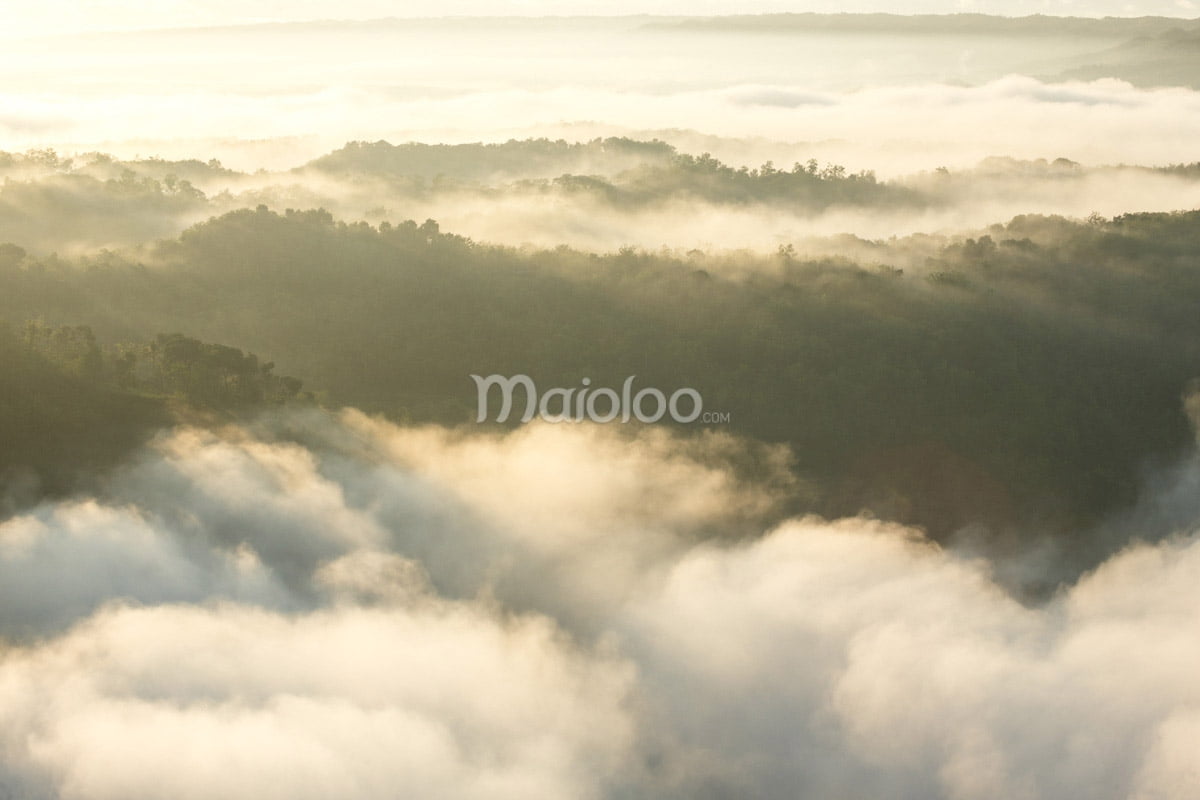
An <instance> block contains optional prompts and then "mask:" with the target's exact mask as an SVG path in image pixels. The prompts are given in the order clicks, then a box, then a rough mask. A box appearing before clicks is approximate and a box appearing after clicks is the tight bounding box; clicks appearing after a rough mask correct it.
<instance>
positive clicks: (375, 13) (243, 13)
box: [0, 0, 1200, 36]
mask: <svg viewBox="0 0 1200 800" xmlns="http://www.w3.org/2000/svg"><path fill="white" fill-rule="evenodd" d="M808 11H811V12H829V13H836V12H891V13H898V14H927V13H936V14H949V13H958V12H979V13H989V14H1002V15H1006V16H1020V15H1024V14H1054V15H1061V16H1142V15H1161V16H1177V17H1196V16H1200V5H1198V3H1197V2H1196V0H1138V2H1129V0H906V1H905V2H888V0H808V2H795V0H791V1H789V0H649V1H648V0H553V2H552V1H551V0H506V1H505V2H497V1H496V0H406V2H399V3H398V2H389V1H388V0H344V2H336V3H335V2H329V0H260V2H239V0H155V1H154V2H129V1H128V0H124V1H122V0H99V2H89V3H79V2H76V1H75V0H46V2H42V3H37V4H33V3H6V4H4V5H3V6H2V7H0V31H2V32H3V33H0V36H27V35H41V34H52V33H78V32H86V31H101V30H126V29H143V28H164V27H176V26H195V25H234V24H244V23H253V22H264V21H298V20H312V19H372V18H378V17H420V16H446V15H487V16H507V15H528V16H542V15H575V14H598V15H616V14H666V15H710V14H711V15H716V14H758V13H773V12H808Z"/></svg>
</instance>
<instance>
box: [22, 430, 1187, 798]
mask: <svg viewBox="0 0 1200 800" xmlns="http://www.w3.org/2000/svg"><path fill="white" fill-rule="evenodd" d="M746 447H749V445H747V444H745V443H740V442H738V441H736V440H734V439H732V438H728V437H720V436H718V437H711V436H710V437H702V438H699V439H685V438H680V437H678V436H676V435H672V434H669V433H666V432H664V431H660V430H643V431H641V432H633V433H631V432H628V431H620V430H618V429H617V428H616V427H604V426H587V425H558V426H555V425H538V424H535V425H532V426H529V427H526V428H522V429H519V430H517V431H514V432H509V433H473V432H468V431H448V430H443V429H438V428H430V427H424V428H402V427H396V426H392V425H390V424H387V423H384V422H381V421H379V420H376V419H372V418H369V417H366V416H363V415H361V414H359V413H357V412H347V413H345V414H342V415H341V416H340V417H330V416H327V415H324V414H322V413H317V412H307V413H303V414H294V415H289V416H286V417H282V418H264V419H263V420H261V421H260V422H258V423H255V424H254V425H251V426H248V427H245V428H240V429H229V430H227V431H225V432H223V433H221V434H219V435H218V434H213V433H203V432H199V431H195V430H190V429H182V430H180V431H177V432H174V433H172V434H170V435H167V436H164V437H163V438H162V439H160V440H159V441H158V442H157V443H156V444H155V445H154V446H153V447H152V448H151V450H149V451H148V452H147V453H146V454H145V455H144V457H143V458H142V459H141V460H140V461H139V462H138V463H136V464H135V465H133V466H131V467H129V468H128V469H126V470H125V471H124V472H123V473H122V474H120V475H117V476H115V477H114V478H113V479H112V480H111V481H110V485H111V488H110V489H109V490H108V491H107V492H106V493H105V495H104V496H103V497H102V498H96V499H91V500H74V501H68V502H62V503H57V504H53V505H48V506H45V507H43V508H41V509H39V510H37V511H35V512H33V513H29V514H26V515H24V516H20V517H16V518H13V519H10V520H9V521H7V522H5V523H3V525H2V526H0V578H2V579H3V580H0V587H3V590H0V591H3V592H4V596H3V597H2V598H0V599H2V600H3V601H4V602H3V605H2V606H0V607H3V608H4V609H5V612H4V614H5V616H4V625H5V629H4V631H3V634H4V635H6V636H8V637H9V642H8V643H7V644H3V645H0V784H2V785H5V786H6V787H8V788H9V791H10V792H14V793H15V796H18V797H22V798H26V797H28V798H40V797H62V798H72V800H109V799H110V798H111V799H112V800H115V799H116V798H123V799H126V798H133V799H134V800H136V798H142V797H145V798H150V797H160V796H162V795H163V794H169V795H171V796H173V797H182V798H189V797H195V798H202V797H212V796H225V797H231V798H239V797H256V798H263V797H265V798H272V797H280V798H283V797H287V798H304V797H310V796H311V797H328V796H354V797H364V798H371V797H383V796H388V797H393V796H396V795H397V794H399V795H405V796H453V797H468V798H470V797H480V798H483V797H486V798H505V797H514V798H515V797H529V796H538V797H543V796H546V797H549V796H553V797H563V798H609V797H612V798H615V797H628V796H653V797H663V798H685V797H686V798H710V797H711V798H715V797H728V796H738V797H762V798H775V797H792V796H796V795H797V794H802V795H804V796H805V797H813V798H818V799H820V798H830V799H832V798H838V797H845V796H847V795H856V794H857V795H867V796H882V795H886V796H889V797H897V798H914V800H915V798H931V797H932V798H947V799H948V800H983V799H985V798H997V799H999V798H1005V800H1007V799H1008V798H1013V797H1021V798H1031V799H1033V800H1038V799H1040V798H1046V799H1047V800H1049V799H1050V798H1055V799H1056V800H1057V799H1058V798H1073V797H1080V798H1082V797H1087V798H1113V800H1116V799H1117V798H1169V799H1170V800H1183V799H1184V798H1188V797H1191V796H1193V795H1194V794H1195V793H1196V790H1197V776H1196V773H1195V770H1194V766H1193V764H1192V761H1193V759H1192V758H1191V753H1192V751H1193V749H1194V741H1195V736H1196V735H1197V726H1198V724H1200V717H1198V716H1197V714H1198V712H1197V709H1200V680H1197V678H1196V677H1195V670H1194V665H1195V664H1196V663H1197V660H1198V659H1200V640H1197V639H1196V637H1195V633H1194V632H1195V630H1197V626H1198V625H1200V602H1198V601H1197V598H1196V593H1195V592H1194V591H1193V589H1192V587H1194V586H1195V584H1196V582H1197V581H1200V538H1198V537H1197V535H1196V534H1195V533H1193V532H1192V531H1194V530H1195V528H1194V526H1195V523H1196V516H1195V515H1190V516H1189V515H1188V514H1185V513H1184V512H1182V511H1177V512H1176V514H1175V516H1173V517H1171V518H1170V519H1171V523H1172V525H1173V526H1174V527H1175V530H1176V531H1177V532H1176V534H1175V535H1174V536H1171V537H1169V538H1167V539H1166V540H1164V541H1163V542H1162V543H1160V544H1157V545H1147V544H1142V545H1134V546H1131V547H1129V548H1128V549H1126V550H1125V551H1122V552H1120V553H1119V554H1117V555H1116V556H1113V557H1112V558H1110V559H1109V560H1108V561H1107V562H1105V563H1104V564H1103V565H1102V566H1101V567H1099V568H1098V569H1097V570H1096V571H1094V572H1093V573H1091V574H1089V575H1087V576H1085V577H1084V578H1082V579H1081V580H1080V581H1079V582H1078V583H1077V584H1075V585H1074V586H1071V587H1068V588H1066V589H1064V590H1063V591H1062V592H1061V593H1060V594H1059V595H1058V596H1056V597H1055V598H1053V599H1052V600H1050V601H1049V602H1047V603H1045V604H1043V605H1040V606H1036V607H1030V606H1026V605H1022V604H1021V603H1019V602H1017V601H1016V600H1014V599H1013V598H1012V597H1011V596H1010V595H1009V594H1007V593H1006V592H1005V591H1004V590H1002V589H1001V588H1000V587H998V586H997V585H996V583H995V582H994V581H993V579H992V577H991V573H992V569H993V565H991V564H989V563H988V562H986V561H983V560H979V559H973V558H970V557H968V556H967V555H965V554H959V553H956V552H954V551H952V550H943V549H941V548H939V547H938V546H936V545H934V544H932V543H930V542H928V541H926V540H925V539H923V538H922V536H921V535H920V534H919V533H918V532H915V531H912V530H908V529H905V528H902V527H899V526H895V525H890V524H884V523H880V522H874V521H871V520H866V519H846V520H840V521H826V520H822V519H817V518H805V519H796V520H788V521H784V522H782V523H777V522H776V519H777V517H776V516H775V515H776V513H777V505H778V502H779V501H780V499H781V497H783V496H785V495H786V492H787V491H791V490H793V489H794V488H795V487H791V488H789V487H790V484H788V483H787V481H786V480H783V479H782V478H779V477H777V478H776V479H773V480H767V481H766V482H765V483H760V482H758V481H755V482H747V481H746V480H745V479H743V478H739V477H738V476H737V473H736V471H735V470H734V469H733V466H732V465H733V464H736V463H738V459H739V458H745V456H746V453H745V450H744V448H746ZM755 458H756V460H757V462H758V463H763V464H769V463H772V461H771V460H772V458H774V459H775V460H776V463H777V467H778V470H780V471H786V454H785V453H784V452H782V451H779V452H777V453H776V454H775V455H774V456H772V455H770V453H769V452H759V453H757V455H756V456H755ZM1191 469H1193V468H1192V467H1189V466H1185V467H1184V468H1182V473H1181V474H1185V475H1186V474H1191V472H1190V470H1191ZM766 474H767V475H768V476H769V475H770V474H771V470H770V469H768V470H766ZM1180 480H1181V481H1183V480H1184V479H1182V478H1181V479H1180ZM1180 485H1182V483H1181V484H1180ZM1171 492H1172V490H1171V489H1169V488H1168V489H1166V490H1165V491H1164V495H1166V496H1170V495H1171ZM1164 502H1167V501H1164ZM1169 504H1170V505H1171V508H1175V509H1178V508H1179V506H1178V504H1174V503H1169ZM1162 519H1165V517H1162ZM748 531H753V533H752V534H751V533H748ZM14 580H15V581H16V583H13V582H12V581H14ZM22 581H24V582H23V583H22ZM22 596H25V602H24V603H22V602H20V598H21V597H22ZM80 598H83V599H82V600H81V599H80ZM18 633H23V634H24V635H17V634H18Z"/></svg>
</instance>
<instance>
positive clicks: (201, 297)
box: [0, 207, 1200, 533]
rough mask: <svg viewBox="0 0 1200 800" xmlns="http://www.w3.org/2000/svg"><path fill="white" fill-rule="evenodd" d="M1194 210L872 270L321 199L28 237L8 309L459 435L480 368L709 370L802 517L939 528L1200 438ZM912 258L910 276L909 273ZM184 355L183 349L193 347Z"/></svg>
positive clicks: (712, 384)
mask: <svg viewBox="0 0 1200 800" xmlns="http://www.w3.org/2000/svg"><path fill="white" fill-rule="evenodd" d="M1198 221H1200V213H1188V214H1142V215H1132V216H1128V217H1122V218H1119V219H1116V220H1112V221H1104V220H1099V219H1093V220H1092V221H1090V222H1088V223H1077V222H1071V221H1068V220H1065V219H1061V218H1040V217H1026V218H1018V219H1015V220H1013V221H1012V222H1011V223H1009V224H1007V225H1004V226H996V227H995V228H993V229H992V230H991V231H989V232H987V233H986V234H985V235H982V236H979V237H976V238H971V239H963V240H938V239H930V238H927V237H918V238H915V239H912V240H906V241H899V242H894V243H892V244H890V245H884V244H875V245H869V243H861V244H863V246H868V247H870V248H873V251H872V252H873V253H874V257H873V258H871V259H867V261H868V262H870V263H855V262H849V261H845V260H839V259H822V260H804V259H800V258H797V257H796V256H795V254H794V252H793V251H791V250H790V249H788V248H784V249H781V251H780V252H779V253H778V254H776V255H774V256H771V257H766V256H762V257H760V256H752V255H736V254H725V255H720V254H713V255H705V254H703V253H700V252H692V253H689V254H687V255H676V254H669V253H661V254H654V253H646V252H641V251H635V250H631V249H626V250H623V251H621V252H619V253H613V254H609V255H597V254H591V253H583V252H578V251H574V250H571V249H569V248H559V249H557V250H548V251H532V252H530V251H519V250H513V249H510V248H502V247H496V246H489V245H481V244H477V243H474V242H471V241H470V240H467V239H464V238H462V237H459V236H455V235H453V234H446V233H442V232H440V230H439V228H438V225H437V224H436V223H435V222H433V221H428V222H426V223H424V224H422V225H417V224H416V223H413V222H409V223H405V224H403V225H397V226H391V225H386V224H385V225H382V226H380V227H378V228H374V227H371V226H369V225H367V224H365V223H355V224H346V223H341V222H337V221H336V220H335V219H334V218H333V217H332V216H331V215H330V214H328V213H326V212H322V211H307V212H296V211H288V212H287V213H285V214H279V213H275V212H273V211H270V210H268V209H267V208H265V207H260V208H258V209H257V210H243V211H237V212H234V213H230V214H227V215H225V216H223V217H220V218H218V219H214V220H212V221H210V222H207V223H204V224H201V225H198V226H196V227H194V228H192V229H190V230H188V231H187V232H185V233H184V234H183V235H182V236H181V237H180V238H179V239H177V240H172V241H167V242H164V243H162V244H161V245H160V246H159V247H158V248H156V249H155V250H154V251H153V252H152V253H147V254H145V257H144V258H141V259H134V258H128V257H123V256H119V255H116V254H113V253H107V254H103V255H100V256H96V257H89V258H83V259H80V260H77V261H69V260H64V259H57V258H49V259H36V258H32V257H29V256H28V255H21V256H20V257H19V258H16V257H15V256H17V255H19V254H18V253H17V251H14V250H11V249H10V251H9V252H10V256H11V257H10V259H9V261H8V263H7V264H6V265H5V266H4V268H3V270H2V271H0V285H2V286H3V291H2V293H0V315H4V316H7V317H9V318H10V319H12V318H19V317H20V316H21V315H22V314H28V313H30V312H34V313H36V314H39V315H42V316H44V317H45V319H47V320H50V321H51V322H55V323H57V322H71V323H73V324H80V323H83V324H87V325H90V326H91V327H92V328H93V329H94V330H95V331H96V332H97V335H98V336H101V337H102V338H104V339H105V340H107V341H119V340H123V339H135V340H140V339H145V338H146V337H148V336H150V335H152V334H153V332H154V331H157V330H162V329H164V328H168V329H169V328H177V329H180V330H184V331H186V332H188V334H189V335H194V336H199V337H201V338H204V339H217V340H222V341H228V342H234V343H237V344H238V345H240V346H244V347H249V348H252V349H253V350H255V351H257V352H262V353H267V354H269V355H270V357H271V358H273V359H276V360H277V361H278V362H279V363H280V364H281V365H283V366H284V367H285V368H286V369H287V370H288V371H291V372H295V373H297V374H303V375H305V376H306V377H307V378H309V379H310V380H311V381H312V384H313V386H314V388H315V389H317V390H319V391H320V392H322V393H323V394H324V395H325V396H326V397H327V398H328V400H329V402H331V403H334V404H352V405H355V406H359V407H362V408H365V409H367V410H370V411H376V412H383V413H386V414H389V415H391V416H393V417H396V418H402V419H412V420H431V421H437V422H443V423H451V424H454V423H463V422H465V421H466V420H468V419H470V418H471V417H473V415H474V411H475V408H474V404H475V394H474V387H473V384H472V383H471V381H470V380H469V379H468V377H467V376H468V375H469V374H471V373H480V374H491V373H500V374H517V373H526V374H530V375H532V376H533V377H534V378H535V379H536V380H537V381H538V382H539V384H540V385H542V386H545V387H552V386H568V387H569V386H577V385H578V384H579V381H580V380H581V379H582V378H584V377H590V378H592V379H593V381H594V382H595V384H596V385H615V384H619V383H620V381H621V380H623V379H624V378H625V377H626V376H628V375H633V374H636V375H637V376H638V382H639V385H643V386H658V387H661V388H663V389H664V390H672V389H674V388H678V387H680V386H693V387H695V388H697V389H698V390H700V391H701V392H702V393H703V395H704V398H705V402H706V405H707V407H708V408H709V409H711V410H716V411H722V412H729V414H730V415H731V423H730V425H731V428H732V430H734V431H736V432H738V433H742V434H745V435H748V436H751V437H755V438H757V439H761V440H766V441H780V442H787V443H789V444H790V445H791V446H792V447H793V448H794V451H795V453H796V459H797V469H798V471H799V472H800V473H801V474H802V475H803V476H805V477H807V478H809V479H810V480H812V481H813V482H814V483H815V485H816V486H817V487H818V489H819V499H818V500H817V501H816V502H815V504H812V505H810V506H809V507H810V508H814V509H815V510H820V511H825V512H828V513H854V512H856V511H858V510H859V509H861V508H870V509H873V510H875V511H876V512H877V513H881V514H885V515H888V516H892V517H896V518H900V519H904V520H907V521H911V522H918V523H922V524H925V525H928V526H930V527H931V528H932V529H933V530H934V532H935V533H946V532H948V531H950V530H953V529H954V528H956V527H958V526H960V525H962V524H964V523H966V522H970V521H972V520H982V521H984V522H988V523H991V524H994V525H999V526H1003V525H1005V524H1006V523H1013V522H1020V523H1021V524H1022V525H1023V526H1025V527H1026V528H1028V527H1029V526H1030V524H1031V523H1035V522H1036V523H1039V524H1040V525H1043V526H1044V525H1049V526H1052V527H1064V528H1065V527H1076V526H1078V525H1080V524H1082V523H1084V522H1086V521H1089V520H1093V519H1095V518H1096V517H1098V516H1100V515H1102V514H1104V513H1106V512H1108V511H1110V510H1112V509H1113V508H1114V507H1118V506H1120V505H1121V504H1124V503H1127V502H1129V501H1130V500H1131V499H1132V498H1133V496H1134V493H1135V491H1136V487H1137V485H1138V481H1139V477H1140V474H1141V470H1142V469H1143V468H1144V467H1145V466H1146V465H1147V464H1149V463H1152V462H1155V461H1159V462H1162V461H1164V460H1167V459H1170V458H1172V457H1173V456H1175V455H1176V454H1177V453H1178V452H1179V451H1180V449H1181V448H1183V447H1184V446H1185V445H1186V444H1187V443H1188V441H1189V431H1188V426H1187V421H1186V419H1185V417H1184V414H1183V411H1182V403H1181V398H1182V395H1183V393H1184V392H1185V390H1186V388H1187V385H1188V382H1189V380H1191V379H1193V378H1195V377H1196V376H1197V375H1200V318H1197V316H1196V314H1195V308H1196V307H1197V303H1200V272H1198V271H1197V270H1196V262H1195V253H1197V252H1200V241H1198V234H1197V231H1198V230H1200V228H1198V227H1197V222H1198ZM897 264H904V265H905V267H904V268H900V267H897V266H896V265H897ZM189 346H190V345H189Z"/></svg>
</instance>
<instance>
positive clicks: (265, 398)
mask: <svg viewBox="0 0 1200 800" xmlns="http://www.w3.org/2000/svg"><path fill="white" fill-rule="evenodd" d="M273 369H274V365H273V364H271V363H269V362H268V363H265V364H264V363H260V362H259V360H258V358H257V357H256V356H255V355H253V354H244V353H243V352H242V351H241V350H238V349H236V348H232V347H226V346H222V345H215V344H207V343H204V342H200V341H198V340H196V339H192V338H189V337H186V336H183V335H181V334H177V333H176V334H159V335H158V336H156V337H154V339H153V340H151V341H149V342H144V343H136V344H134V343H120V344H116V345H112V346H109V347H107V348H105V347H103V346H102V345H101V343H100V342H99V341H97V339H96V336H95V334H93V332H92V329H91V328H90V327H88V326H86V325H79V326H74V325H61V326H55V325H48V324H46V323H45V322H43V321H41V320H29V321H27V322H26V323H25V324H24V325H23V326H21V327H20V328H19V329H14V328H13V327H12V326H11V325H9V324H7V323H4V322H2V321H0V443H2V446H0V485H2V486H3V488H4V492H3V493H0V494H2V496H0V510H3V509H5V508H7V507H8V506H9V505H10V504H13V503H18V504H19V503H24V502H29V501H30V500H33V499H36V498H37V497H38V496H40V495H41V494H42V493H47V492H49V493H58V492H63V491H67V490H69V489H72V488H74V487H76V486H77V485H78V483H79V482H80V481H81V480H85V479H87V478H88V477H90V476H91V475H92V474H93V473H95V472H96V471H98V470H103V469H104V468H107V467H110V466H112V465H114V464H116V463H118V462H119V461H120V460H122V459H123V458H125V457H127V456H128V455H129V454H130V452H131V451H132V450H133V449H134V448H136V447H137V446H138V445H140V444H142V443H143V442H145V440H146V439H148V438H149V436H151V435H152V434H153V433H154V432H155V431H156V430H157V429H159V428H161V427H162V426H164V425H167V424H170V423H171V422H172V421H173V420H178V419H180V418H181V416H185V417H188V418H196V417H195V415H196V414H197V413H202V414H205V413H207V414H212V413H214V412H215V413H218V414H223V415H228V414H231V413H237V412H247V411H255V410H260V409H262V408H263V407H265V406H268V405H280V404H283V403H286V402H288V401H291V400H295V399H297V398H298V397H299V395H300V388H301V383H300V381H299V380H297V379H295V378H291V377H280V376H276V375H275V374H274V373H273ZM211 418H218V417H211Z"/></svg>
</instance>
